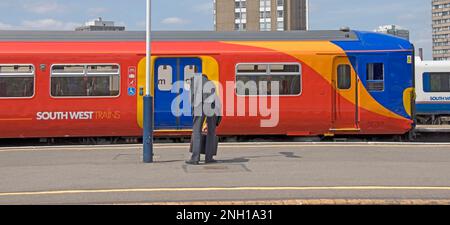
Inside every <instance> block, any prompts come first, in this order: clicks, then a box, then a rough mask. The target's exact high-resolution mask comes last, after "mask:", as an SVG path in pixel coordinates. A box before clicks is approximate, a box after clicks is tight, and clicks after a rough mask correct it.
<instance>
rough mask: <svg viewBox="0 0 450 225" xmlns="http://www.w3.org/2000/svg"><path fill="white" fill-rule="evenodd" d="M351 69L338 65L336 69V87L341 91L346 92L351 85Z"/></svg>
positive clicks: (347, 66)
mask: <svg viewBox="0 0 450 225" xmlns="http://www.w3.org/2000/svg"><path fill="white" fill-rule="evenodd" d="M351 79H352V74H351V67H350V66H349V65H346V64H345V65H339V66H338V68H337V85H338V88H339V89H341V90H348V89H350V88H351V85H352V80H351Z"/></svg>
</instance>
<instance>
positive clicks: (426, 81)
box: [423, 73, 450, 92]
mask: <svg viewBox="0 0 450 225" xmlns="http://www.w3.org/2000/svg"><path fill="white" fill-rule="evenodd" d="M423 89H424V91H425V92H450V73H424V74H423Z"/></svg>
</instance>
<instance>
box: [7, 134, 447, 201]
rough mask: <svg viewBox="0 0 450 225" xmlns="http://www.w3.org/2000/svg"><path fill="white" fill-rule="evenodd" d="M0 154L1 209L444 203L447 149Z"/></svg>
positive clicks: (178, 148) (329, 146) (169, 147)
mask: <svg viewBox="0 0 450 225" xmlns="http://www.w3.org/2000/svg"><path fill="white" fill-rule="evenodd" d="M154 149H155V157H154V160H155V163H153V164H144V163H142V147H141V145H108V146H52V147H15V148H0V180H1V183H0V204H155V203H156V204H171V203H173V204H181V203H188V204H189V203H190V202H192V203H193V204H195V203H198V202H207V203H208V202H209V203H211V202H213V203H214V204H220V203H226V202H237V204H239V202H241V203H242V202H250V203H251V202H254V203H255V202H256V203H258V202H259V203H262V204H263V203H265V202H270V203H282V204H283V203H285V204H296V202H301V203H302V204H314V202H316V203H317V202H319V203H320V202H323V201H325V202H331V204H333V202H334V203H335V204H337V203H336V202H338V203H339V204H343V202H344V203H345V202H349V204H350V203H351V204H355V199H356V200H358V201H360V202H361V204H363V203H364V202H366V203H367V202H372V203H373V204H383V203H387V204H403V203H405V201H408V200H411V201H409V202H420V204H425V203H431V204H433V202H434V203H437V202H439V203H443V204H445V203H446V202H449V201H448V200H450V173H448V171H450V144H448V143H442V144H423V143H411V144H410V143H351V144H349V143H291V142H289V143H226V144H220V147H219V155H218V157H217V160H219V163H217V164H209V165H205V164H201V165H199V166H191V165H186V164H185V163H184V161H185V160H186V159H188V158H189V145H188V144H156V145H155V147H154Z"/></svg>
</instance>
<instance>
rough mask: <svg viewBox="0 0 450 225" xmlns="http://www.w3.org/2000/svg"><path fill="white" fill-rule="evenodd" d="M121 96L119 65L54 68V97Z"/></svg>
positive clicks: (52, 93)
mask: <svg viewBox="0 0 450 225" xmlns="http://www.w3.org/2000/svg"><path fill="white" fill-rule="evenodd" d="M119 94H120V68H119V65H116V64H112V65H54V66H52V70H51V95H52V96H53V97H116V96H119Z"/></svg>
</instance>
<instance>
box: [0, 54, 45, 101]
mask: <svg viewBox="0 0 450 225" xmlns="http://www.w3.org/2000/svg"><path fill="white" fill-rule="evenodd" d="M0 66H31V68H32V69H33V73H32V74H31V76H33V95H32V96H30V97H0V100H4V99H5V100H8V99H33V98H34V97H35V96H36V67H35V66H34V64H31V63H28V64H27V63H23V64H22V63H19V64H11V63H7V64H0ZM11 74H20V73H11ZM1 76H2V73H0V77H1ZM22 76H24V77H26V76H27V75H22Z"/></svg>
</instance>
